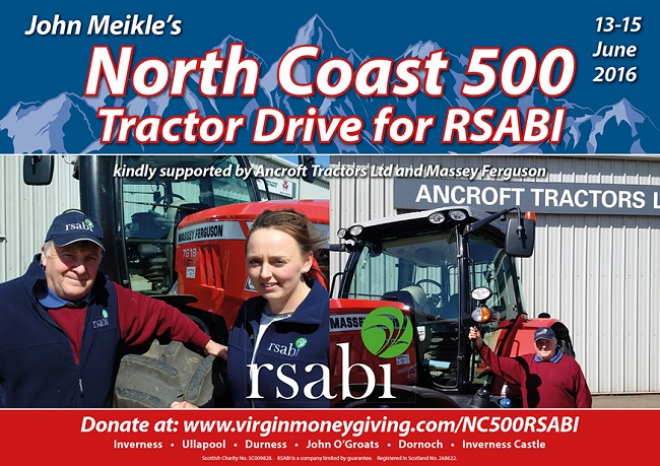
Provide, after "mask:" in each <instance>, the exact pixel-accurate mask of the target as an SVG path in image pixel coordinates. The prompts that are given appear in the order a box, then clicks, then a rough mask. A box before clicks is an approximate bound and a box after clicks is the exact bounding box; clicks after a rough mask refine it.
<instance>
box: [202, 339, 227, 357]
mask: <svg viewBox="0 0 660 466" xmlns="http://www.w3.org/2000/svg"><path fill="white" fill-rule="evenodd" d="M204 351H205V352H206V354H210V355H212V356H215V357H216V358H220V359H223V360H225V361H226V360H227V347H226V346H225V345H221V344H220V343H216V342H215V341H213V340H209V342H208V343H207V344H206V346H205V347H204Z"/></svg>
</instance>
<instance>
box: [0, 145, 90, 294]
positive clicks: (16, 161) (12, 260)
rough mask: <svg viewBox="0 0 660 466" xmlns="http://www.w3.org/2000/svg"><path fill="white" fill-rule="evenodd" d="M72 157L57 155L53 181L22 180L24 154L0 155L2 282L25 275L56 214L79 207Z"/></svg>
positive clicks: (0, 260)
mask: <svg viewBox="0 0 660 466" xmlns="http://www.w3.org/2000/svg"><path fill="white" fill-rule="evenodd" d="M67 160H70V157H69V158H64V157H59V156H58V157H55V173H54V175H53V176H54V182H53V183H51V184H50V185H48V186H26V185H25V184H24V183H23V156H20V155H3V156H0V180H2V183H1V184H0V236H2V235H4V236H6V240H5V241H2V242H0V282H4V281H6V280H9V279H12V278H15V277H17V276H19V275H22V274H23V273H24V272H25V270H26V269H27V267H28V265H29V264H30V262H31V261H32V257H33V256H34V255H35V254H36V253H37V252H39V248H40V247H41V245H43V242H44V238H45V237H46V233H47V231H48V227H49V226H50V223H51V221H52V220H53V217H55V216H56V215H57V214H59V213H61V212H62V211H63V210H66V209H73V208H79V207H80V200H79V199H80V198H79V194H78V182H77V181H76V180H74V179H73V176H72V174H73V165H71V164H69V163H67V162H66V161H67Z"/></svg>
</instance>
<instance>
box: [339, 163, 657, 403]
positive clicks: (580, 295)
mask: <svg viewBox="0 0 660 466" xmlns="http://www.w3.org/2000/svg"><path fill="white" fill-rule="evenodd" d="M337 162H341V163H342V164H353V163H356V164H358V165H363V164H372V165H374V164H375V165H379V164H391V163H394V164H399V165H401V166H404V165H405V166H411V165H412V166H418V165H419V164H422V163H433V164H438V163H439V164H441V165H443V166H446V167H481V166H482V165H483V164H486V163H487V164H491V165H492V166H494V167H539V168H547V171H548V176H547V178H546V179H544V180H537V181H535V182H537V183H538V182H555V183H557V182H561V183H606V184H628V185H637V184H639V185H653V186H660V159H658V158H648V159H617V158H614V157H613V158H599V159H596V158H576V157H574V156H571V157H560V156H557V157H548V156H540V157H537V156H526V157H521V156H514V157H504V156H499V157H486V156H475V155H473V156H455V157H454V156H445V157H424V156H420V157H417V156H414V157H413V156H396V157H395V156H386V157H382V156H361V157H348V156H341V157H332V158H331V163H332V164H333V165H334V164H336V163H337ZM513 181H530V180H513ZM530 182H531V181H530ZM330 190H331V230H330V231H331V238H330V240H331V241H333V242H334V241H338V240H337V237H336V231H337V229H338V228H339V227H340V226H347V225H350V224H352V223H354V222H357V221H364V220H368V219H371V218H378V217H382V216H388V215H393V214H395V213H396V212H395V210H394V207H393V205H394V201H393V198H394V194H393V180H392V178H381V179H372V178H333V179H332V180H331V185H330ZM537 225H538V228H537V238H536V249H535V253H534V256H533V257H532V258H531V259H524V260H521V261H519V263H520V265H521V280H522V282H523V292H524V294H525V304H526V309H527V311H528V313H529V314H530V315H531V316H536V315H538V314H539V313H541V312H547V313H549V314H550V315H552V316H553V317H557V318H559V319H561V320H562V321H563V322H564V323H566V325H567V326H568V327H569V329H570V331H571V335H572V337H573V342H574V345H575V350H576V353H577V359H578V361H579V362H580V364H581V365H582V368H583V370H584V372H585V374H586V377H587V380H588V382H589V385H590V388H591V390H592V391H593V392H594V393H602V394H614V393H657V392H660V311H659V310H658V309H656V308H655V307H654V305H655V304H656V303H658V302H660V216H659V217H651V216H620V215H619V216H608V215H540V214H539V215H537ZM342 265H343V264H342V263H341V261H340V260H339V259H338V257H337V256H335V257H333V259H332V261H331V270H332V271H333V272H334V271H337V270H339V269H340V267H341V266H342Z"/></svg>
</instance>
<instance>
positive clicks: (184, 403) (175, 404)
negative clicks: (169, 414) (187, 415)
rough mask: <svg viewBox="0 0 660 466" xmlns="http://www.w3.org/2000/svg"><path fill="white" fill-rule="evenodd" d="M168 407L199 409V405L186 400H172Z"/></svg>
mask: <svg viewBox="0 0 660 466" xmlns="http://www.w3.org/2000/svg"><path fill="white" fill-rule="evenodd" d="M170 408H172V409H199V406H195V405H194V404H192V403H188V402H187V401H173V402H172V404H171V405H170Z"/></svg>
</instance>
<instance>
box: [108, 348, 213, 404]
mask: <svg viewBox="0 0 660 466" xmlns="http://www.w3.org/2000/svg"><path fill="white" fill-rule="evenodd" d="M220 364H221V361H220V360H218V359H217V358H216V357H214V356H206V357H204V356H202V355H200V354H198V353H196V352H194V351H192V350H190V349H188V348H186V346H185V345H184V344H183V343H181V342H179V341H172V342H170V343H169V344H167V345H164V344H161V343H159V342H158V340H154V342H153V343H152V345H151V347H150V348H149V350H148V351H147V352H145V353H143V354H127V355H125V356H124V357H123V358H122V359H121V362H120V364H119V370H118V373H117V378H116V381H115V390H114V397H113V406H114V407H115V408H169V407H170V404H171V403H172V402H173V401H188V402H189V403H192V404H194V405H196V406H204V407H216V406H222V405H223V404H224V398H225V396H226V388H225V384H224V379H223V378H222V374H221V372H220V367H219V366H220Z"/></svg>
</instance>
